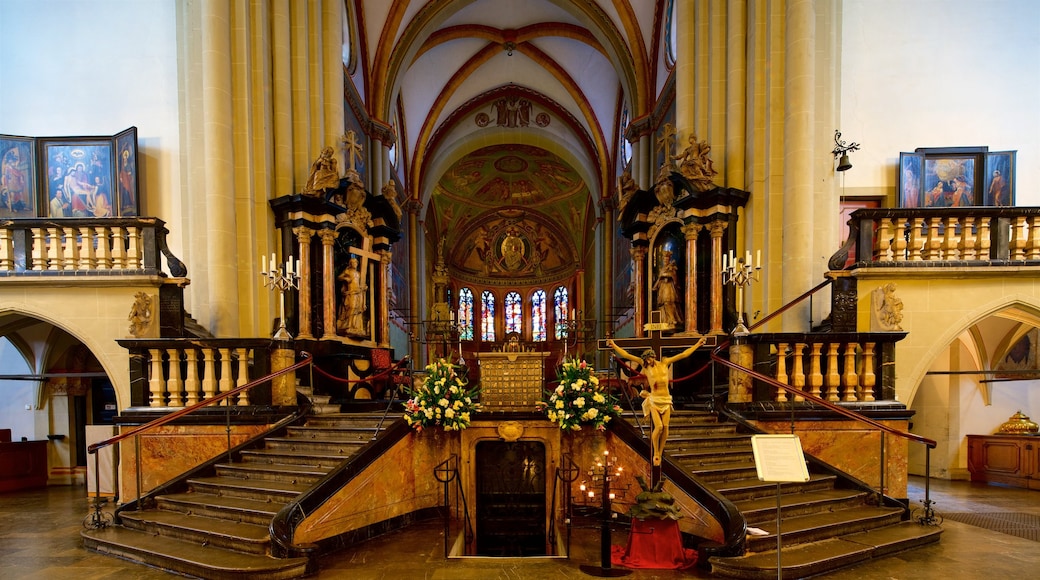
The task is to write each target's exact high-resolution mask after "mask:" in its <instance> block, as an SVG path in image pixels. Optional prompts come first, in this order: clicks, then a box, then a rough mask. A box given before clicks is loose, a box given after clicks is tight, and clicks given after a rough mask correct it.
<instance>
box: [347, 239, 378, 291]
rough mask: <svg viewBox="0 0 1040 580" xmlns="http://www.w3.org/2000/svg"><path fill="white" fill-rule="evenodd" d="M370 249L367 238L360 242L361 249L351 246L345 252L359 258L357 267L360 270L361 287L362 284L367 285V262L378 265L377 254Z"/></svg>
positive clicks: (370, 244) (370, 243)
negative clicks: (373, 262) (371, 261)
mask: <svg viewBox="0 0 1040 580" xmlns="http://www.w3.org/2000/svg"><path fill="white" fill-rule="evenodd" d="M371 248H372V240H371V239H369V238H364V239H363V240H362V241H361V247H360V248H358V247H357V246H351V247H350V248H348V250H347V251H349V252H350V253H351V254H357V256H358V258H359V259H358V267H359V268H360V269H361V283H362V284H363V285H364V284H368V267H367V266H368V261H369V260H374V261H375V262H376V263H379V261H380V256H379V254H377V253H375V252H373V251H372V249H371Z"/></svg>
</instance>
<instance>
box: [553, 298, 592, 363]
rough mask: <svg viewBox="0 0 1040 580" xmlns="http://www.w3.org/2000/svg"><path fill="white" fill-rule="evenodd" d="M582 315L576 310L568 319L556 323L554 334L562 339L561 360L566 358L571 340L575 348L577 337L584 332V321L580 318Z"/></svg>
mask: <svg viewBox="0 0 1040 580" xmlns="http://www.w3.org/2000/svg"><path fill="white" fill-rule="evenodd" d="M583 314H584V313H583V312H582V311H581V310H576V311H574V312H572V313H571V317H570V318H564V319H563V320H561V321H559V322H557V323H556V334H558V335H560V336H562V337H563V358H567V350H568V346H569V344H570V342H571V339H572V338H573V339H574V345H575V346H577V344H578V335H579V334H580V333H581V332H582V331H583V330H585V323H586V321H585V320H584V319H583V318H582V316H583Z"/></svg>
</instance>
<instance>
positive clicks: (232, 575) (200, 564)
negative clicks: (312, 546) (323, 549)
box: [81, 526, 308, 580]
mask: <svg viewBox="0 0 1040 580" xmlns="http://www.w3.org/2000/svg"><path fill="white" fill-rule="evenodd" d="M81 536H82V538H83V547H84V548H87V549H89V550H94V551H97V552H100V553H102V554H111V555H113V556H117V557H120V558H124V559H127V560H130V561H134V562H140V563H142V564H147V565H149V566H154V567H156V568H160V569H163V570H169V571H171V572H174V573H179V574H183V575H187V576H193V577H196V578H221V579H226V580H237V579H242V580H288V579H291V578H299V577H301V576H303V575H305V574H306V573H307V571H308V570H307V559H306V558H272V557H270V556H267V555H259V554H246V553H241V552H233V551H230V550H224V549H221V548H215V547H212V546H202V545H199V544H197V543H193V542H186V541H183V540H176V539H173V538H168V537H161V536H155V535H152V534H148V533H145V532H141V531H138V530H132V529H129V528H126V527H121V526H109V527H107V528H102V529H99V530H84V531H83V532H81Z"/></svg>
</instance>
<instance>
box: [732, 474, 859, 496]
mask: <svg viewBox="0 0 1040 580" xmlns="http://www.w3.org/2000/svg"><path fill="white" fill-rule="evenodd" d="M837 479H838V478H837V477H836V476H834V475H830V474H827V475H822V474H818V473H810V474H809V481H805V482H802V481H794V482H784V483H781V484H780V489H781V491H782V492H783V493H802V492H807V491H818V490H826V489H833V488H834V484H835V482H836V481H837ZM712 487H713V488H714V489H715V491H718V492H719V493H721V494H722V495H724V496H726V499H728V500H730V501H734V502H736V501H740V500H747V499H752V498H758V497H774V498H775V497H776V483H774V482H768V481H762V480H760V479H758V476H757V475H756V476H755V477H749V478H747V479H734V480H730V481H725V482H719V483H716V484H713V485H712Z"/></svg>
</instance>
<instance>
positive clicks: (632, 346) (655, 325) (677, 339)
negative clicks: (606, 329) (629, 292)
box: [597, 310, 716, 360]
mask: <svg viewBox="0 0 1040 580" xmlns="http://www.w3.org/2000/svg"><path fill="white" fill-rule="evenodd" d="M671 329H672V325H671V324H667V323H664V322H661V311H660V310H654V311H652V312H651V313H650V322H648V323H646V324H644V325H643V330H645V331H647V333H648V334H649V336H645V337H641V338H615V339H614V343H615V344H617V345H618V346H620V347H621V348H623V349H625V350H627V351H628V352H630V353H632V354H633V355H635V356H641V355H642V354H643V350H645V349H648V348H649V349H653V351H654V354H655V355H656V357H657V360H661V359H662V358H664V352H663V351H664V349H666V348H667V349H671V350H685V349H687V348H689V347H691V346H693V345H694V343H696V341H697V340H700V338H701V337H695V336H662V335H661V331H663V330H671ZM704 338H706V339H707V340H706V341H705V342H704V346H707V347H713V346H715V344H716V338H715V337H714V336H705V337H704ZM597 349H598V350H609V351H613V349H612V348H610V347H609V346H607V340H606V339H600V340H599V344H597Z"/></svg>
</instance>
